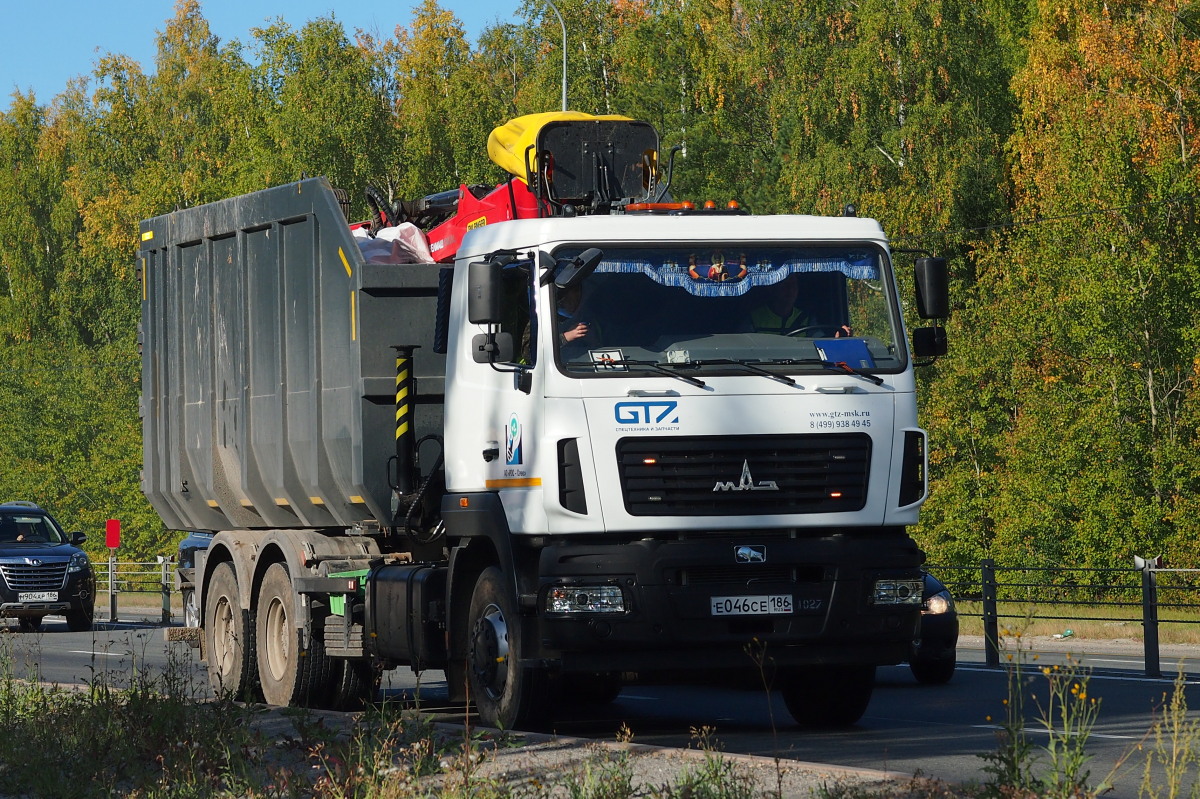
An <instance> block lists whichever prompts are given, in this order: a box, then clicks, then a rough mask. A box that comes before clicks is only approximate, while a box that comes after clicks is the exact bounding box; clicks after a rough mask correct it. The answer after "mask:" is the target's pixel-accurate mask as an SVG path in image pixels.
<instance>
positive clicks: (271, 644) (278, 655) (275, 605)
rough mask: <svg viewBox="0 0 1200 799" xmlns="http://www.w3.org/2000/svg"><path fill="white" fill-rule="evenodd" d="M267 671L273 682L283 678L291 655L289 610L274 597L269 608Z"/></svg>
mask: <svg viewBox="0 0 1200 799" xmlns="http://www.w3.org/2000/svg"><path fill="white" fill-rule="evenodd" d="M266 628H267V629H266V633H267V640H266V650H265V651H266V655H267V670H268V671H270V672H271V678H272V679H273V680H276V681H278V680H280V679H282V678H283V675H284V672H285V671H286V670H287V665H288V658H289V657H290V655H291V636H290V635H288V623H287V608H286V607H284V604H283V601H282V600H281V599H280V598H279V597H272V599H271V604H270V606H268V607H267V624H266Z"/></svg>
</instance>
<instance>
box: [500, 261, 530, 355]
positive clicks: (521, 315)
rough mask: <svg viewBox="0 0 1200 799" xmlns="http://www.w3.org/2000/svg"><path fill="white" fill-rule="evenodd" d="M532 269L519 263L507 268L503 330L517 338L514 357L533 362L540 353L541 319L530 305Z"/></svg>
mask: <svg viewBox="0 0 1200 799" xmlns="http://www.w3.org/2000/svg"><path fill="white" fill-rule="evenodd" d="M530 275H531V270H530V269H529V267H528V265H526V264H518V265H514V266H511V267H509V268H507V269H505V270H504V272H503V280H504V305H503V307H504V318H503V319H502V320H501V322H500V332H501V333H509V334H511V335H512V340H513V348H514V353H513V360H514V361H515V362H516V363H520V364H526V365H529V366H532V365H533V364H534V361H535V358H536V356H537V347H536V346H535V344H536V342H537V319H536V316H535V315H534V313H533V309H532V307H531V305H530V296H531V294H532V290H533V283H532V278H531V277H530Z"/></svg>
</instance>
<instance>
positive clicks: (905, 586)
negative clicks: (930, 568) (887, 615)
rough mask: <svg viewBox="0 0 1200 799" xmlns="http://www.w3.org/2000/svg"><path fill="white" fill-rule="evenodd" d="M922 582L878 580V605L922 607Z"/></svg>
mask: <svg viewBox="0 0 1200 799" xmlns="http://www.w3.org/2000/svg"><path fill="white" fill-rule="evenodd" d="M921 586H922V581H921V580H876V581H875V596H874V601H875V604H876V605H920V604H921Z"/></svg>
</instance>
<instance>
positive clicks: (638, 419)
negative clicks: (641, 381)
mask: <svg viewBox="0 0 1200 799" xmlns="http://www.w3.org/2000/svg"><path fill="white" fill-rule="evenodd" d="M678 410H679V403H678V402H675V401H674V400H658V401H655V402H618V403H617V404H616V405H614V406H613V414H614V415H615V416H616V418H617V423H618V424H679V414H678V413H676V411H678Z"/></svg>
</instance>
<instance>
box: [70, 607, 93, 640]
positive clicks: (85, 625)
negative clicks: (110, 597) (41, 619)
mask: <svg viewBox="0 0 1200 799" xmlns="http://www.w3.org/2000/svg"><path fill="white" fill-rule="evenodd" d="M95 615H96V606H95V605H90V604H85V605H84V606H83V607H80V608H74V609H72V610H68V611H67V629H68V630H70V631H71V632H73V633H85V632H87V631H88V630H90V629H92V619H93V618H94V617H95Z"/></svg>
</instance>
